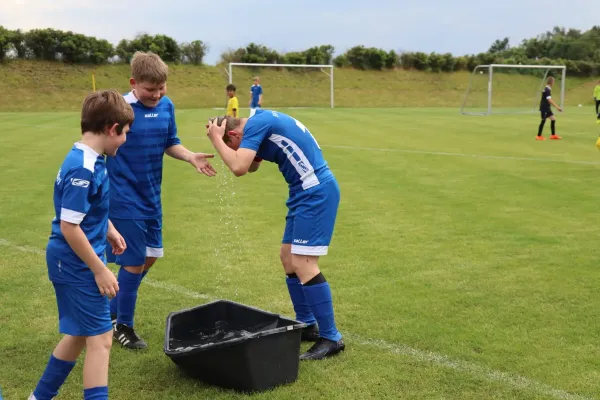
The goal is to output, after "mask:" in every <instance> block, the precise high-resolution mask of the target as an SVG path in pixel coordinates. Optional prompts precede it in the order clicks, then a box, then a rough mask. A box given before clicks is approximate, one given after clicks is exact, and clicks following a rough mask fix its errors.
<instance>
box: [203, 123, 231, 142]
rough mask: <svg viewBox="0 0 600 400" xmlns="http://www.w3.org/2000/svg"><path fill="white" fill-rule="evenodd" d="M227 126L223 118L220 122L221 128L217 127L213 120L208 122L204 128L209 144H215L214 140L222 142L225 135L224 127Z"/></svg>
mask: <svg viewBox="0 0 600 400" xmlns="http://www.w3.org/2000/svg"><path fill="white" fill-rule="evenodd" d="M226 125H227V120H226V119H225V118H223V121H221V126H219V125H217V119H216V118H215V119H213V120H212V121H209V122H208V125H207V126H206V135H207V136H208V138H209V139H210V141H211V142H213V143H214V142H215V140H219V139H221V140H223V136H224V135H225V126H226Z"/></svg>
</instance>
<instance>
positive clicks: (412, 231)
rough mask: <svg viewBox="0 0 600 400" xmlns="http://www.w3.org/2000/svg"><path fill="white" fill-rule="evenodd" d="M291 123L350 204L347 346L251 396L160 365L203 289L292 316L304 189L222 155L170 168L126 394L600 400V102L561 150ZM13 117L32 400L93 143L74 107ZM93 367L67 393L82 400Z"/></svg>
mask: <svg viewBox="0 0 600 400" xmlns="http://www.w3.org/2000/svg"><path fill="white" fill-rule="evenodd" d="M289 112H290V113H292V114H293V115H294V116H295V117H297V118H298V119H299V120H301V121H302V122H303V123H304V124H305V125H307V126H308V127H309V128H310V129H311V131H312V132H313V134H314V135H315V136H316V137H317V139H318V140H319V143H320V144H321V146H322V148H323V151H324V153H325V156H326V159H327V160H328V162H329V164H330V166H331V168H332V169H333V171H334V173H335V174H336V176H337V177H338V180H339V183H340V187H341V191H342V202H341V206H340V210H339V216H338V222H337V226H336V232H335V236H334V240H333V243H332V246H331V249H330V255H328V256H327V257H324V258H323V259H322V260H321V267H322V270H323V271H324V274H325V275H326V277H327V279H328V280H329V282H330V283H331V285H332V289H333V295H334V301H335V310H336V315H337V322H338V326H339V328H340V329H341V331H342V333H344V334H345V335H346V338H347V344H348V347H347V351H346V352H345V353H344V354H342V355H341V356H339V357H336V358H334V359H331V360H327V361H324V362H312V363H302V364H301V366H300V374H299V379H298V381H297V382H296V383H294V384H291V385H287V386H284V387H280V388H277V389H275V390H273V391H270V392H266V393H261V394H256V395H254V396H244V395H240V394H236V393H234V392H230V391H225V390H218V389H216V388H214V387H211V386H207V385H204V384H202V383H199V382H196V381H194V380H191V379H189V378H186V377H185V376H183V375H182V374H181V373H180V372H179V371H178V369H177V368H176V366H175V365H174V364H173V363H172V362H171V361H170V360H169V359H168V358H167V357H166V356H165V355H164V353H163V347H162V346H163V340H164V327H165V319H166V316H167V315H168V313H169V312H172V311H176V310H180V309H183V308H187V307H191V306H195V305H198V304H202V303H204V302H205V301H206V300H202V299H199V298H197V297H198V295H199V294H201V295H205V296H207V297H208V298H211V299H217V298H224V299H231V300H234V301H238V302H242V303H244V304H249V305H252V306H256V307H259V308H263V309H266V310H269V311H272V312H276V313H282V314H284V315H288V316H292V308H291V305H290V303H289V297H288V294H287V290H286V287H285V281H284V278H285V276H284V274H283V271H282V269H281V266H280V265H279V256H278V252H279V242H280V238H281V234H282V230H283V226H284V217H285V212H286V209H285V200H286V195H287V192H286V187H285V184H284V181H283V178H282V177H281V176H280V174H279V172H278V171H277V168H276V167H275V166H273V165H268V164H267V165H264V166H262V167H261V170H260V171H259V172H258V173H256V174H251V175H249V176H245V177H242V178H239V179H238V178H233V177H232V176H231V175H230V174H228V173H227V172H226V171H225V170H224V168H223V166H222V164H221V162H220V160H218V159H217V160H216V161H215V165H216V167H217V168H218V171H219V175H218V176H217V177H215V178H212V179H209V178H206V177H203V176H200V175H198V174H197V173H196V172H195V171H194V170H193V168H191V167H190V166H188V165H185V164H183V163H181V162H177V161H174V160H172V159H167V160H166V163H165V176H164V185H163V200H164V236H165V248H166V257H165V258H164V259H162V260H160V261H159V262H158V263H157V265H156V266H155V267H154V268H153V270H152V272H151V274H150V275H149V276H148V283H147V284H144V285H142V287H141V289H140V297H139V301H138V308H137V310H138V311H137V319H136V321H137V322H136V323H137V327H138V329H139V332H140V333H141V334H142V336H143V337H144V338H145V339H147V341H148V342H149V345H150V348H149V350H148V351H145V352H140V353H131V352H127V351H124V350H122V349H120V348H119V347H118V346H114V347H113V350H112V354H111V357H112V358H111V369H110V390H111V397H112V398H116V399H119V400H129V399H132V400H133V399H135V400H141V399H206V398H210V399H245V398H252V399H298V398H306V399H309V398H326V399H397V398H418V399H461V400H462V399H547V398H548V399H550V398H559V399H561V398H562V399H566V398H569V397H568V395H567V393H570V394H573V395H574V394H577V395H579V396H583V397H585V398H598V396H599V393H600V373H599V371H600V291H599V290H598V287H600V269H599V268H598V256H597V247H598V245H597V243H598V240H597V231H598V218H597V211H598V204H600V185H598V179H599V176H600V158H599V153H598V150H597V149H596V148H595V146H594V142H595V140H596V137H597V134H598V129H600V128H599V127H598V125H596V124H595V123H594V119H593V115H592V111H591V109H590V108H585V109H576V110H573V111H571V112H566V113H563V114H560V115H559V119H558V125H557V126H558V131H559V133H560V134H561V135H563V137H564V140H562V141H556V142H555V141H546V142H536V141H535V140H534V135H535V131H536V128H537V123H538V117H537V115H527V116H525V115H520V116H494V117H465V116H460V115H458V113H457V112H456V110H452V111H449V110H444V109H408V108H405V109H376V108H373V109H352V110H348V109H334V110H317V109H306V110H293V111H289ZM213 113H214V112H213V111H210V110H182V111H179V113H178V122H179V128H180V132H181V137H182V140H183V142H184V144H185V145H186V146H188V147H189V148H191V149H193V150H196V151H209V150H210V144H209V142H208V141H207V140H206V139H205V138H204V133H203V132H204V129H203V123H204V121H205V120H206V118H207V117H209V116H211V115H212V114H213ZM0 116H1V119H0V128H1V129H2V131H3V133H2V146H0V170H1V171H2V174H0V221H2V223H1V224H0V239H2V240H0V305H1V307H0V337H1V338H2V340H0V359H1V360H2V365H3V366H2V367H1V368H0V386H1V387H2V390H3V393H4V395H5V399H7V400H12V399H23V398H26V397H27V396H28V394H29V393H30V391H31V390H32V388H33V387H34V386H35V384H36V382H37V379H39V376H40V374H41V373H42V371H43V368H44V365H45V363H46V361H47V358H48V356H49V353H50V351H51V350H52V348H53V347H54V345H55V344H56V343H57V341H58V340H59V335H58V333H57V311H56V305H55V299H54V294H53V291H52V287H51V284H50V282H48V280H47V273H46V266H45V261H44V256H43V248H44V246H45V244H46V240H47V236H48V233H49V228H50V220H51V218H52V192H51V190H52V183H53V181H54V178H55V176H56V172H57V170H58V167H59V165H60V163H61V161H62V159H63V157H64V155H65V154H66V152H67V151H68V150H69V148H70V146H71V144H72V142H74V141H76V140H78V137H79V134H78V129H77V126H78V115H77V113H74V112H48V113H1V114H0ZM547 135H548V134H547ZM467 155H469V156H467ZM483 156H490V157H487V158H486V157H483ZM492 156H493V157H496V158H493V157H492ZM520 158H521V159H520ZM522 158H525V159H522ZM573 161H582V162H588V164H586V163H574V162H573ZM32 249H38V250H37V253H36V252H33V250H32ZM184 289H185V291H187V292H185V293H187V294H182V290H184ZM194 293H195V294H196V295H194ZM190 294H191V295H190ZM194 296H196V298H194ZM305 347H306V345H303V348H305ZM81 367H82V362H80V363H79V364H78V366H77V367H76V369H75V371H74V373H73V374H72V376H71V377H70V378H69V380H68V381H67V383H66V385H65V386H64V388H63V390H62V392H61V397H60V398H64V399H78V398H81V387H82V380H81ZM563 391H564V392H563ZM571 398H577V397H571Z"/></svg>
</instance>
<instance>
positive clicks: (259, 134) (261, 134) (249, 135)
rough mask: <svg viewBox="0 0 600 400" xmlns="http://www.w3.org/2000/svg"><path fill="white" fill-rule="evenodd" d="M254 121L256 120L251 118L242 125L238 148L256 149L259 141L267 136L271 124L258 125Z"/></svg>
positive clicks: (259, 143)
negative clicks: (242, 133) (241, 136)
mask: <svg viewBox="0 0 600 400" xmlns="http://www.w3.org/2000/svg"><path fill="white" fill-rule="evenodd" d="M255 121H256V120H254V121H252V119H250V120H249V121H248V122H247V123H246V126H245V127H244V137H243V138H242V143H240V148H243V149H250V150H254V151H258V148H259V147H260V145H261V143H262V142H263V140H265V138H266V137H267V134H268V133H269V130H270V129H271V125H270V124H261V125H259V124H257V123H255Z"/></svg>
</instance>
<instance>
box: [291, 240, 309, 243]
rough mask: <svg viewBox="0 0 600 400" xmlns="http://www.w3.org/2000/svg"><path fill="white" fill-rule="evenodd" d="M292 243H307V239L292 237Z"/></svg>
mask: <svg viewBox="0 0 600 400" xmlns="http://www.w3.org/2000/svg"><path fill="white" fill-rule="evenodd" d="M294 243H296V244H306V243H308V240H303V239H294Z"/></svg>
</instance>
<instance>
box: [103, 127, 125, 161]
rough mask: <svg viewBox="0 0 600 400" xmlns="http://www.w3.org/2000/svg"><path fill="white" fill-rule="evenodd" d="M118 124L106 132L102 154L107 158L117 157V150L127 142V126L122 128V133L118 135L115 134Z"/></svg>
mask: <svg viewBox="0 0 600 400" xmlns="http://www.w3.org/2000/svg"><path fill="white" fill-rule="evenodd" d="M118 126H119V125H118V124H114V125H113V126H112V127H110V128H109V129H108V130H107V132H106V139H105V141H104V154H106V155H107V156H109V157H114V156H116V155H117V150H119V147H121V145H122V144H123V143H125V141H126V140H127V133H129V124H127V125H125V126H124V127H123V130H122V133H121V134H120V135H119V134H118V132H117V128H118Z"/></svg>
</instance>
